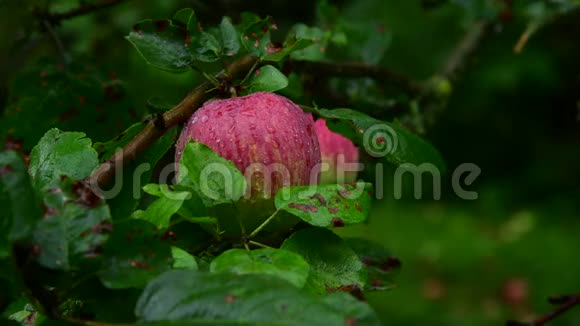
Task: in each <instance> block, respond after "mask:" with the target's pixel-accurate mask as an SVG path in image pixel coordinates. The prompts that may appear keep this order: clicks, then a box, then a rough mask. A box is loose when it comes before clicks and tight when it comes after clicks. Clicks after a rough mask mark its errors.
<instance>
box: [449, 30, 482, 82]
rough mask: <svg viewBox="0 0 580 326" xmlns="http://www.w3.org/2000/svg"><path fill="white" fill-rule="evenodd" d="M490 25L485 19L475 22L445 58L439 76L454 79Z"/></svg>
mask: <svg viewBox="0 0 580 326" xmlns="http://www.w3.org/2000/svg"><path fill="white" fill-rule="evenodd" d="M490 26H491V23H490V22H489V21H487V20H484V21H479V22H476V23H475V24H474V25H473V26H472V27H471V28H470V29H469V31H467V33H465V35H464V37H463V38H462V39H461V41H459V43H458V44H457V46H456V47H455V49H454V50H453V52H452V53H451V55H450V56H449V59H447V63H446V64H445V65H444V66H443V69H442V70H441V72H439V76H441V77H443V78H446V79H454V78H455V77H456V75H457V73H458V72H459V71H460V70H461V69H462V68H463V66H464V65H465V63H466V62H467V61H468V59H469V58H470V57H471V55H472V54H473V53H474V52H475V50H477V48H478V47H479V45H480V44H481V41H482V40H483V38H484V36H485V35H486V34H487V31H488V30H489V27H490Z"/></svg>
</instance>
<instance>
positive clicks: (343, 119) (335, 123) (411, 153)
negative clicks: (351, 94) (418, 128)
mask: <svg viewBox="0 0 580 326" xmlns="http://www.w3.org/2000/svg"><path fill="white" fill-rule="evenodd" d="M316 112H317V114H318V115H319V116H320V117H322V118H324V119H326V124H327V126H328V128H329V129H330V130H332V131H334V132H337V133H340V134H342V135H344V136H345V137H347V138H349V139H350V140H352V141H353V142H354V143H355V144H356V145H357V146H358V147H359V148H361V149H364V150H365V151H366V152H367V154H369V155H370V156H373V157H375V158H382V159H384V160H386V161H387V162H389V163H390V164H393V165H395V166H400V165H402V164H406V165H407V166H408V167H410V168H413V167H415V168H422V167H421V165H422V164H430V166H428V167H427V168H433V169H436V171H437V172H439V173H441V174H444V173H446V169H447V168H446V165H445V162H444V161H443V158H442V157H441V154H439V152H438V151H437V150H436V149H435V148H434V147H433V146H432V145H431V144H429V143H428V142H426V141H425V140H423V139H421V138H420V137H419V136H417V135H415V134H413V133H412V132H410V131H408V130H406V129H402V128H401V127H398V126H395V125H393V124H391V123H387V122H384V121H381V120H377V119H374V118H372V117H369V116H368V115H366V114H364V113H361V112H358V111H354V110H351V109H334V110H326V109H320V110H317V111H316Z"/></svg>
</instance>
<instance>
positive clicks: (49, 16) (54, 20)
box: [35, 0, 125, 25]
mask: <svg viewBox="0 0 580 326" xmlns="http://www.w3.org/2000/svg"><path fill="white" fill-rule="evenodd" d="M123 1H125V0H101V1H100V2H95V3H87V4H84V5H82V6H80V7H77V8H74V9H71V10H69V11H65V12H62V13H51V12H42V11H36V12H35V15H36V16H37V17H39V18H41V19H43V20H47V21H49V22H50V23H51V24H52V25H58V24H59V23H60V22H61V21H63V20H66V19H70V18H74V17H78V16H82V15H86V14H88V13H91V12H93V11H97V10H100V9H104V8H108V7H112V6H115V5H117V4H119V3H121V2H123Z"/></svg>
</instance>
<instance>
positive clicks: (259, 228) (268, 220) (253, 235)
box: [249, 210, 280, 239]
mask: <svg viewBox="0 0 580 326" xmlns="http://www.w3.org/2000/svg"><path fill="white" fill-rule="evenodd" d="M279 211H280V210H276V211H275V212H274V213H273V214H272V215H270V217H268V219H266V220H265V221H264V223H262V224H261V225H260V226H258V227H257V228H256V229H255V230H254V231H253V232H252V233H250V236H249V238H250V239H251V238H253V237H255V236H256V234H258V233H260V231H262V229H263V228H264V227H266V225H268V223H270V221H272V219H273V218H274V217H275V216H276V214H278V212H279Z"/></svg>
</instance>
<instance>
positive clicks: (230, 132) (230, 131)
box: [228, 125, 236, 135]
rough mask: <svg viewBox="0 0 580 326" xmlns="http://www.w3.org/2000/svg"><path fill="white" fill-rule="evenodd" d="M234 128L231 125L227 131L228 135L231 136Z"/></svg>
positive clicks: (234, 126)
mask: <svg viewBox="0 0 580 326" xmlns="http://www.w3.org/2000/svg"><path fill="white" fill-rule="evenodd" d="M235 128H236V125H232V126H231V127H230V128H229V129H228V134H230V135H231V134H233V133H234V129H235Z"/></svg>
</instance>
